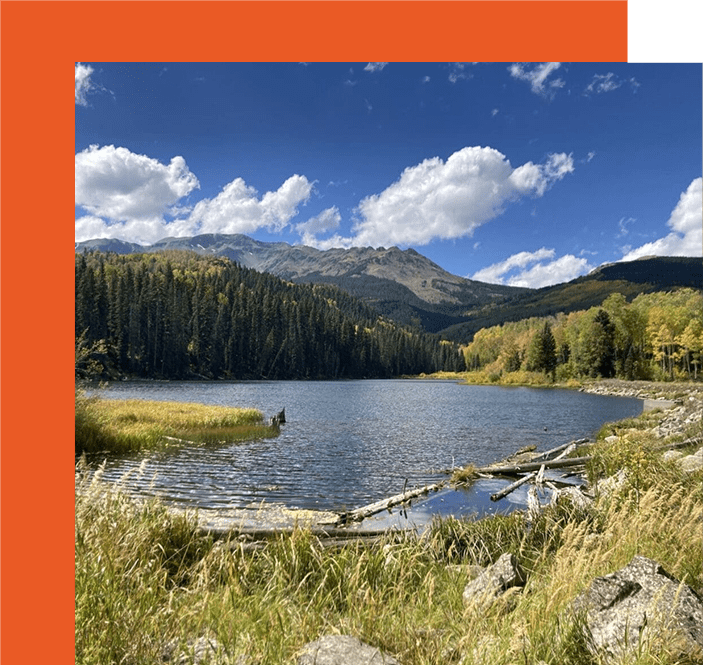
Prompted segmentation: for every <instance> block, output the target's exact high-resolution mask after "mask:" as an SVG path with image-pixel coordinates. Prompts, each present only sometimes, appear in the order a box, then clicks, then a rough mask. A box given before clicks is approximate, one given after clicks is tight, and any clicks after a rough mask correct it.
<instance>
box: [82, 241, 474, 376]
mask: <svg viewBox="0 0 703 665" xmlns="http://www.w3.org/2000/svg"><path fill="white" fill-rule="evenodd" d="M75 289H76V295H75V307H76V315H75V323H76V329H75V332H76V339H77V340H80V343H81V344H82V345H83V346H85V347H89V348H91V349H93V353H92V354H91V362H92V363H93V364H94V363H95V362H96V361H98V362H99V363H100V364H101V366H102V369H103V372H104V373H107V374H109V375H112V376H116V375H122V376H125V375H127V376H136V377H150V378H168V379H187V378H194V377H201V378H212V379H216V378H226V379H341V378H389V377H393V376H400V375H403V374H419V373H423V372H424V373H431V372H435V371H442V370H444V371H462V370H463V369H464V368H465V367H464V355H463V354H462V353H461V351H460V349H459V347H458V346H457V345H456V344H453V343H450V342H446V341H443V340H440V339H439V338H438V337H437V336H435V335H430V334H427V333H421V332H419V331H417V330H414V329H412V328H409V327H402V326H399V325H397V324H395V323H393V322H392V321H390V320H387V319H384V318H383V317H381V316H380V315H379V314H378V313H377V312H375V310H373V309H371V308H370V307H368V306H367V305H365V304H364V303H362V302H360V301H359V300H357V299H355V298H353V297H352V296H350V295H348V294H346V293H345V292H344V291H341V290H340V289H338V288H337V287H334V286H329V285H319V284H316V285H312V284H303V285H299V284H292V283H289V282H285V281H283V280H281V279H279V278H277V277H274V276H273V275H270V274H267V273H260V272H257V271H255V270H252V269H249V268H245V267H242V266H240V265H239V264H237V263H236V262H233V261H230V260H228V259H226V258H223V257H203V256H200V255H198V254H195V253H192V252H185V251H169V252H159V253H153V254H133V255H118V254H114V253H102V252H89V253H80V254H76V274H75Z"/></svg>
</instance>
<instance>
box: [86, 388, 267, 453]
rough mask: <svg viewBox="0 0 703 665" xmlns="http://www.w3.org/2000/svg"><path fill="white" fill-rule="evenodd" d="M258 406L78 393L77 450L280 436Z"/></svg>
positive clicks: (129, 449) (123, 449)
mask: <svg viewBox="0 0 703 665" xmlns="http://www.w3.org/2000/svg"><path fill="white" fill-rule="evenodd" d="M277 433H278V429H277V428H276V427H272V426H268V425H266V424H265V423H264V421H263V415H262V414H261V412H260V411H257V410H256V409H240V408H229V407H221V406H207V405H204V404H187V403H182V402H156V401H146V400H108V399H103V398H100V397H87V396H85V395H84V394H82V393H79V394H77V395H76V454H77V455H79V454H81V453H84V452H87V453H91V452H106V451H107V452H112V453H125V452H133V451H137V450H142V449H154V448H164V447H168V446H169V445H174V444H178V443H179V442H178V441H174V439H178V440H181V441H188V442H195V443H201V444H205V443H216V442H233V441H245V440H251V439H257V438H265V437H271V436H275V435H276V434H277Z"/></svg>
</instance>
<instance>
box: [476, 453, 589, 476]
mask: <svg viewBox="0 0 703 665" xmlns="http://www.w3.org/2000/svg"><path fill="white" fill-rule="evenodd" d="M591 459H592V456H591V455H587V456H586V457H569V458H566V459H559V460H547V461H545V462H524V463H522V464H516V465H503V466H498V465H495V466H482V467H479V468H478V469H476V470H475V472H476V473H489V474H491V475H494V476H517V475H519V474H521V473H526V472H529V471H539V469H540V467H541V466H542V465H544V468H545V469H563V468H567V467H571V466H582V465H584V464H586V462H589V461H590V460H591Z"/></svg>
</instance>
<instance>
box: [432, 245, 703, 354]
mask: <svg viewBox="0 0 703 665" xmlns="http://www.w3.org/2000/svg"><path fill="white" fill-rule="evenodd" d="M683 287H689V288H693V289H701V288H703V258H699V257H668V256H662V257H647V258H642V259H637V260H636V261H629V262H622V263H611V264H605V265H602V266H600V267H599V268H596V269H595V270H594V271H592V272H591V273H589V274H588V275H585V276H583V277H577V278H576V279H574V280H572V281H570V282H566V283H564V284H557V285H554V286H547V287H544V288H541V289H537V290H535V291H531V292H527V293H524V294H521V295H518V296H517V297H514V298H511V299H510V300H508V301H506V302H503V303H495V304H491V305H488V306H485V307H480V308H475V309H473V310H469V311H466V312H465V320H464V321H463V322H462V323H459V324H457V325H453V326H450V327H448V328H447V329H445V330H443V331H442V334H443V336H445V337H446V338H447V339H452V340H454V341H457V342H462V343H465V342H468V341H470V340H471V339H472V338H473V336H474V334H475V333H476V332H477V331H479V330H480V329H481V328H488V327H491V326H495V325H498V324H500V323H505V322H507V321H519V320H521V319H528V318H530V317H540V316H550V315H553V314H557V313H558V312H565V313H568V312H574V311H578V310H584V309H589V308H590V307H595V306H597V305H600V304H601V303H602V302H603V301H604V300H605V299H606V298H607V297H608V296H609V295H610V294H612V293H621V294H622V295H624V296H625V297H626V298H627V300H632V299H633V298H634V297H636V296H637V295H639V294H641V293H652V292H654V291H669V290H674V289H677V288H683Z"/></svg>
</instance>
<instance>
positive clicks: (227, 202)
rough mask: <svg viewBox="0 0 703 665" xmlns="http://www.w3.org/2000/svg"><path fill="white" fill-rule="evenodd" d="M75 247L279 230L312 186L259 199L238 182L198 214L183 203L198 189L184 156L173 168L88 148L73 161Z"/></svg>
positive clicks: (300, 182) (296, 182) (294, 186)
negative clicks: (107, 240)
mask: <svg viewBox="0 0 703 665" xmlns="http://www.w3.org/2000/svg"><path fill="white" fill-rule="evenodd" d="M75 173H76V178H75V183H76V184H75V186H76V192H75V194H76V200H75V203H76V206H77V207H78V206H80V207H81V208H83V209H84V210H85V211H86V212H87V213H89V214H88V215H86V216H84V217H80V218H78V219H76V240H77V241H80V240H88V239H90V238H97V237H114V238H120V239H123V240H129V241H132V242H141V243H147V244H149V243H153V242H156V241H157V240H159V239H161V238H163V237H165V236H184V235H193V234H197V233H251V232H254V231H256V230H257V229H259V228H268V229H271V230H281V229H282V228H283V227H284V226H285V225H287V224H288V222H289V221H290V220H291V219H292V218H293V217H294V216H295V215H296V214H297V212H298V210H297V208H298V206H299V205H301V204H303V203H305V202H306V201H307V200H308V199H309V197H310V194H311V191H312V187H313V183H311V182H309V181H308V180H307V179H306V178H305V177H304V176H299V175H293V176H291V177H290V178H288V179H287V180H286V181H285V182H284V183H283V184H282V185H281V186H280V187H279V188H278V189H277V190H276V191H273V192H266V193H265V194H264V195H263V196H261V197H260V196H259V195H258V192H257V191H256V190H255V189H254V188H253V187H250V186H248V185H247V184H246V183H245V182H244V181H243V180H242V179H241V178H237V179H235V180H233V181H232V182H230V183H228V184H227V185H225V187H223V189H222V191H221V192H220V194H218V195H217V196H216V197H215V198H213V199H202V200H201V201H199V202H198V203H197V204H196V205H195V206H194V207H191V206H189V205H184V204H183V202H182V199H184V198H185V197H187V196H188V195H189V194H190V193H191V192H192V191H193V190H194V189H196V188H198V187H199V182H198V179H197V178H196V176H195V175H194V174H193V173H191V171H190V170H189V169H188V166H187V165H186V162H185V160H184V159H183V157H180V156H177V157H174V158H173V159H171V162H170V163H169V164H168V165H165V164H162V163H160V162H159V161H158V160H155V159H152V158H150V157H147V156H146V155H137V154H135V153H133V152H131V151H129V150H127V149H126V148H116V147H114V146H104V147H102V148H99V147H98V146H91V147H90V148H88V149H87V150H84V151H82V152H80V153H78V154H77V155H76V157H75Z"/></svg>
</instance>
